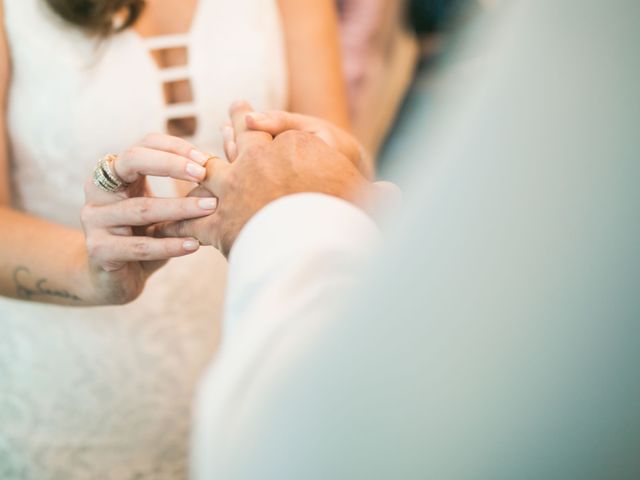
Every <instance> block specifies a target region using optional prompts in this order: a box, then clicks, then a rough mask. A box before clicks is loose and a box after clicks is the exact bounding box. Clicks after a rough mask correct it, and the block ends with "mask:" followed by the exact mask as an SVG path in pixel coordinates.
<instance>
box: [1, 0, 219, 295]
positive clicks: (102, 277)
mask: <svg viewBox="0 0 640 480" xmlns="http://www.w3.org/2000/svg"><path fill="white" fill-rule="evenodd" d="M9 77H10V60H9V48H8V46H7V41H6V37H5V34H4V19H3V15H2V1H1V0H0V296H6V297H13V298H18V299H22V300H27V301H34V302H45V303H56V304H61V305H100V304H106V303H124V302H127V301H130V300H132V299H133V298H135V297H136V296H137V295H138V294H139V293H140V292H141V290H142V288H143V286H144V283H145V281H146V278H147V277H148V276H149V275H150V274H151V272H152V271H153V270H154V269H157V268H158V267H159V266H160V265H161V264H162V262H163V261H166V260H167V259H168V258H171V257H175V256H181V255H186V254H189V253H191V252H193V251H194V250H197V248H198V244H197V242H193V239H184V238H183V239H180V238H173V239H162V240H161V239H154V238H148V237H146V236H144V235H143V234H142V235H140V236H133V233H132V232H133V231H134V230H135V227H134V226H139V228H143V227H144V225H147V224H151V223H155V222H156V221H168V220H171V219H184V218H193V217H199V216H203V215H209V214H211V213H212V211H213V209H214V208H215V205H214V204H212V203H211V202H208V203H207V202H206V200H207V199H200V200H198V199H151V198H149V197H143V196H138V195H140V194H139V193H137V192H133V193H132V192H129V191H123V192H118V193H116V194H106V193H105V192H102V191H100V190H99V189H98V188H97V187H95V185H93V184H92V183H91V182H88V183H87V187H86V189H85V192H86V197H87V203H86V205H85V207H84V209H83V211H82V221H83V227H84V229H85V233H86V237H85V235H84V234H83V232H82V231H80V230H75V229H71V228H66V227H63V226H60V225H56V224H54V223H51V222H48V221H46V220H42V219H38V218H35V217H32V216H30V215H26V214H24V213H22V212H18V211H16V210H14V209H12V207H11V201H10V191H9V185H10V182H9V162H8V155H7V152H8V149H7V133H6V105H7V101H6V99H7V94H8V88H9ZM34 141H37V139H34ZM196 153H197V152H196ZM204 161H206V157H204V156H203V154H199V157H197V156H196V157H195V158H194V150H193V147H192V146H191V145H190V144H188V142H185V141H183V140H181V139H176V138H173V137H168V136H166V135H155V136H154V135H151V136H148V137H147V138H146V139H145V140H143V141H142V142H141V143H140V144H138V145H136V146H135V147H133V148H131V149H129V150H128V151H127V152H125V153H124V154H123V155H121V156H120V157H119V158H118V162H117V163H118V165H120V167H119V171H118V172H117V173H118V174H121V175H122V176H123V178H125V180H126V181H127V182H130V183H132V185H131V187H130V188H131V189H134V188H137V190H138V191H143V190H144V189H143V188H141V187H142V185H143V184H144V178H143V177H142V176H140V175H139V172H145V173H148V174H155V175H161V176H170V177H172V178H177V179H182V180H188V181H199V180H201V179H202V177H203V176H204V168H202V166H201V164H202V163H203V162H204ZM194 162H197V163H199V164H200V165H196V164H195V163H194ZM194 168H195V171H196V173H195V174H194V173H193V172H194ZM198 169H200V170H202V172H201V173H198ZM139 177H140V180H139V181H137V182H134V181H135V180H136V179H137V178H139ZM77 188H82V185H78V186H77ZM127 190H129V189H127ZM130 197H135V198H130ZM201 202H204V203H201ZM78 214H79V215H80V212H78ZM166 240H168V242H167V241H166Z"/></svg>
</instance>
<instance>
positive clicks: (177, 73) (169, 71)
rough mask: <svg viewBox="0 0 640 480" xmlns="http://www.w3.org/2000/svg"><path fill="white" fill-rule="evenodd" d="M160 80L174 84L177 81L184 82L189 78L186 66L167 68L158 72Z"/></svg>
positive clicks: (189, 74)
mask: <svg viewBox="0 0 640 480" xmlns="http://www.w3.org/2000/svg"><path fill="white" fill-rule="evenodd" d="M158 75H159V77H160V80H162V81H163V82H175V81H177V80H186V79H188V78H189V77H190V76H191V73H190V72H189V68H188V67H186V66H180V67H167V68H163V69H160V70H158Z"/></svg>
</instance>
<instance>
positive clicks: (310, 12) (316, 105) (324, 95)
mask: <svg viewBox="0 0 640 480" xmlns="http://www.w3.org/2000/svg"><path fill="white" fill-rule="evenodd" d="M278 3H279V5H280V10H281V15H282V22H283V26H284V36H285V43H286V48H287V61H288V64H289V87H290V96H289V98H290V105H289V109H290V110H291V111H293V112H297V113H303V114H306V115H312V116H315V117H320V118H323V119H325V120H329V121H330V122H332V123H334V124H336V125H338V126H339V127H341V128H345V129H347V130H350V129H351V123H350V121H349V111H348V107H347V94H346V85H345V81H344V76H343V74H342V63H341V60H340V47H339V44H338V21H337V15H336V10H335V1H334V0H305V1H304V2H301V1H300V0H278Z"/></svg>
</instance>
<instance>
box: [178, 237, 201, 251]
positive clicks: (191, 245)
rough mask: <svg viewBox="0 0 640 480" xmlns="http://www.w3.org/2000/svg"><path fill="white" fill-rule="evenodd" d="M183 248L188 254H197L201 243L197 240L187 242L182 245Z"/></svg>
mask: <svg viewBox="0 0 640 480" xmlns="http://www.w3.org/2000/svg"><path fill="white" fill-rule="evenodd" d="M182 248H184V249H185V250H186V251H188V252H195V251H196V250H198V248H200V242H198V241H197V240H186V241H185V242H184V243H183V244H182Z"/></svg>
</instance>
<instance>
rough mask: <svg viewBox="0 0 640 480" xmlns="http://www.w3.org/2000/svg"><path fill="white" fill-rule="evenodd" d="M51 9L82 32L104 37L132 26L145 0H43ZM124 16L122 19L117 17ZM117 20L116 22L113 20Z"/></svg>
mask: <svg viewBox="0 0 640 480" xmlns="http://www.w3.org/2000/svg"><path fill="white" fill-rule="evenodd" d="M45 1H46V2H47V4H49V6H50V7H51V9H52V10H53V11H54V12H55V13H57V14H58V15H59V16H61V17H62V18H63V19H65V20H66V21H67V22H69V23H71V24H73V25H76V26H78V27H80V28H82V29H83V30H85V31H87V32H89V33H91V34H96V35H101V36H106V35H109V34H111V33H115V32H119V31H121V30H124V29H126V28H127V27H130V26H131V25H133V23H134V22H135V21H136V19H137V18H138V16H139V15H140V12H142V9H143V8H144V3H145V0H45ZM119 14H124V17H123V18H119V17H117V16H118V15H119ZM116 18H118V20H119V21H118V22H116V21H115V19H116Z"/></svg>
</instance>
